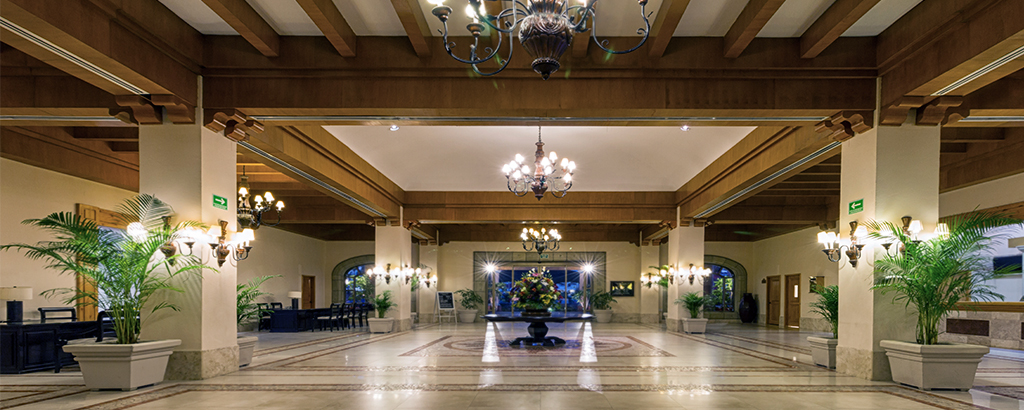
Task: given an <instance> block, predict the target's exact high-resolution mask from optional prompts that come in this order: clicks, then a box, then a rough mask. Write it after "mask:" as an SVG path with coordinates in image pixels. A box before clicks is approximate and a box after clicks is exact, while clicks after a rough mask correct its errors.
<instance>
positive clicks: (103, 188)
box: [0, 158, 135, 319]
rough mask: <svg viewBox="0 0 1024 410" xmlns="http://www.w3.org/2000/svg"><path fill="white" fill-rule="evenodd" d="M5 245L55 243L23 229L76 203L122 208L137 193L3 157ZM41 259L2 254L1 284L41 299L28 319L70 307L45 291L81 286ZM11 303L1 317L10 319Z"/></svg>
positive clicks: (30, 306)
mask: <svg viewBox="0 0 1024 410" xmlns="http://www.w3.org/2000/svg"><path fill="white" fill-rule="evenodd" d="M0 186H2V187H3V189H2V190H0V243H2V244H10V243H15V242H20V243H30V244H34V243H36V242H39V241H43V240H49V239H52V237H50V236H49V235H47V234H46V233H44V232H42V231H40V230H38V229H35V228H31V227H29V226H26V225H22V224H21V221H23V220H25V219H29V218H42V217H44V216H46V215H48V214H50V213H53V212H74V211H75V204H76V203H83V204H88V205H93V206H97V207H100V208H104V209H116V208H117V206H118V205H119V204H120V203H121V202H122V201H123V200H124V199H126V198H129V197H132V196H134V195H135V192H131V191H128V190H124V189H120V188H114V187H112V186H109V185H103V184H100V183H96V182H92V181H87V180H84V179H81V178H75V177H72V176H68V175H64V174H60V173H57V172H53V171H48V170H45V169H42V168H37V167H33V166H30V165H26V164H23V163H20V162H16V161H12V160H9V159H6V158H3V159H0ZM45 266H46V265H45V264H44V263H43V262H41V261H32V260H29V259H28V258H25V256H23V255H22V254H20V253H16V252H14V251H8V252H0V286H31V287H32V290H33V292H34V293H36V295H35V296H34V297H33V299H32V300H27V301H25V303H24V310H25V318H26V319H35V318H38V317H39V312H38V311H36V308H39V307H44V306H64V303H63V302H62V300H61V299H60V298H52V299H46V298H44V297H42V296H39V292H42V291H44V290H47V289H54V288H65V287H71V288H73V287H74V286H75V278H74V277H73V276H70V275H59V274H58V272H56V271H54V270H48V269H45V268H44V267H45ZM6 310H7V304H6V303H0V317H6V315H7V312H6Z"/></svg>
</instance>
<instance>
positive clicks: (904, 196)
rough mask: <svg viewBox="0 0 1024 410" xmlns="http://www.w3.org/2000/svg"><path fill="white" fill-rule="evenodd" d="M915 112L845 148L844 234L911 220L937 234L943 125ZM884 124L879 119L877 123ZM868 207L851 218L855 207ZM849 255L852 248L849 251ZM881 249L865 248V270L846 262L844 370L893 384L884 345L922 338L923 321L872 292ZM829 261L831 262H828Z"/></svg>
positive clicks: (842, 285)
mask: <svg viewBox="0 0 1024 410" xmlns="http://www.w3.org/2000/svg"><path fill="white" fill-rule="evenodd" d="M914 115H915V114H914V113H913V112H911V114H910V116H909V118H908V120H907V122H906V123H904V124H903V125H902V126H899V127H889V126H885V127H879V126H878V125H877V123H876V125H875V128H873V129H872V130H870V131H868V132H865V133H863V134H861V135H857V136H856V137H854V138H852V139H850V140H848V141H846V142H844V143H843V146H842V149H843V163H842V177H841V189H840V197H839V200H840V202H839V209H840V216H839V232H840V234H841V236H842V237H843V238H846V239H848V238H849V235H850V225H849V223H850V222H851V221H854V220H856V221H858V222H865V221H868V220H871V219H877V220H886V221H892V222H896V223H899V220H900V218H901V217H903V216H904V215H909V216H912V217H914V219H918V220H921V221H922V222H923V223H924V227H925V231H927V232H931V231H932V230H934V229H935V224H936V223H937V222H938V219H939V127H938V126H933V127H922V126H915V125H913V123H914ZM876 122H877V120H876ZM859 200H863V201H864V206H863V211H858V212H855V213H851V210H850V203H851V202H854V201H859ZM844 250H845V249H844ZM884 252H885V250H884V249H883V248H882V247H881V246H879V245H868V246H865V247H864V250H863V255H862V257H861V260H860V262H859V263H858V265H857V267H856V268H854V267H853V266H851V265H850V263H849V261H848V260H847V258H846V256H845V255H844V256H843V259H842V260H841V261H840V262H839V264H840V267H839V345H838V347H837V349H836V359H837V362H838V364H837V365H838V366H837V368H838V370H839V371H840V372H843V373H847V374H851V375H855V376H857V377H861V378H864V379H870V380H891V379H892V376H891V374H890V371H889V361H888V358H887V357H886V355H885V351H884V349H882V348H881V347H880V346H879V341H881V340H884V339H892V340H905V341H913V340H914V328H915V326H916V320H915V319H914V316H913V312H908V311H907V310H906V309H905V308H904V306H903V304H893V303H892V302H893V296H892V294H891V293H890V294H887V295H882V294H880V293H879V292H878V291H874V290H871V286H872V284H873V280H874V273H873V269H872V265H873V264H874V260H875V259H877V258H880V257H881V256H882V255H884ZM822 257H824V256H822Z"/></svg>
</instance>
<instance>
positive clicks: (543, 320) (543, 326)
mask: <svg viewBox="0 0 1024 410" xmlns="http://www.w3.org/2000/svg"><path fill="white" fill-rule="evenodd" d="M481 317H482V318H483V319H484V320H486V321H488V322H526V323H529V324H530V326H529V327H527V328H526V331H527V332H529V333H530V337H519V338H516V339H515V340H513V341H511V342H509V345H510V346H516V345H519V346H522V345H523V344H525V345H527V346H533V345H537V344H539V345H543V346H555V345H561V344H565V340H562V339H561V338H557V337H554V336H548V325H547V324H548V323H563V322H568V321H572V320H586V321H589V320H593V319H594V315H592V314H589V313H552V314H551V316H523V315H522V312H516V313H492V314H489V315H483V316H481Z"/></svg>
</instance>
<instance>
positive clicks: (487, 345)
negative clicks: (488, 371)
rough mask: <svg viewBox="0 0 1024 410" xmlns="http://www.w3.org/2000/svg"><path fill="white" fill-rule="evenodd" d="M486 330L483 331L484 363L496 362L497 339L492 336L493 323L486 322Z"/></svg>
mask: <svg viewBox="0 0 1024 410" xmlns="http://www.w3.org/2000/svg"><path fill="white" fill-rule="evenodd" d="M486 326H487V331H486V332H485V333H484V357H483V360H482V361H483V362H484V363H498V362H501V359H500V358H499V357H498V340H497V339H495V338H494V326H495V324H494V323H490V322H488V323H486Z"/></svg>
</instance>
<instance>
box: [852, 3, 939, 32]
mask: <svg viewBox="0 0 1024 410" xmlns="http://www.w3.org/2000/svg"><path fill="white" fill-rule="evenodd" d="M921 1H923V0H882V1H881V2H879V3H878V4H876V5H875V7H872V8H871V10H869V11H868V13H867V14H865V15H864V17H861V18H860V20H857V22H856V23H853V26H851V27H850V29H849V30H846V32H845V33H843V36H844V37H874V36H877V35H879V34H881V33H882V32H883V31H885V29H886V28H889V26H891V25H892V23H895V22H896V20H899V19H900V17H903V15H904V14H907V12H908V11H910V9H913V8H914V7H915V6H917V5H918V4H920V3H921Z"/></svg>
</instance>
